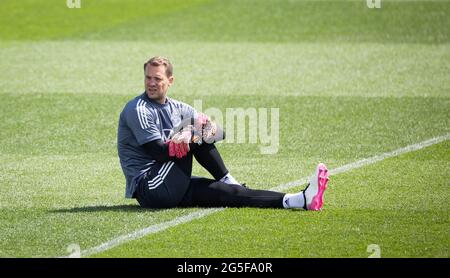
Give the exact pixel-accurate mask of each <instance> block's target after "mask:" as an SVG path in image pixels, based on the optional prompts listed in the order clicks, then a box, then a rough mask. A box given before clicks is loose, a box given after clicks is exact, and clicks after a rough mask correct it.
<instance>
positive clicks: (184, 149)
mask: <svg viewBox="0 0 450 278" xmlns="http://www.w3.org/2000/svg"><path fill="white" fill-rule="evenodd" d="M191 136H192V131H191V128H184V129H183V130H182V131H180V132H177V133H175V134H174V135H173V136H172V138H171V139H170V140H169V141H168V144H169V156H171V157H177V158H182V157H185V156H186V155H187V153H188V152H189V143H190V142H191Z"/></svg>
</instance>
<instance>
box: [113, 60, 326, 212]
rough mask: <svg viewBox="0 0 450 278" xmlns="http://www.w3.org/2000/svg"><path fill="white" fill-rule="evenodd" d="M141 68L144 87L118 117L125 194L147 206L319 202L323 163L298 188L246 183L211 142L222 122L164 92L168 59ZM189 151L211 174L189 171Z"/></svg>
mask: <svg viewBox="0 0 450 278" xmlns="http://www.w3.org/2000/svg"><path fill="white" fill-rule="evenodd" d="M144 74H145V81H144V85H145V92H144V93H142V94H141V95H139V96H137V97H135V98H134V99H133V100H131V101H129V102H128V103H127V104H126V105H125V107H124V109H123V111H122V113H121V114H120V119H119V128H118V136H117V137H118V138H117V145H118V153H119V158H120V164H121V166H122V170H123V173H124V175H125V178H126V197H127V198H136V199H137V201H138V202H139V204H140V205H141V206H142V207H146V208H172V207H191V206H197V207H261V208H303V209H305V210H320V209H321V208H322V206H323V194H324V191H325V189H326V188H327V183H328V170H327V168H326V166H325V165H324V164H322V163H320V164H319V165H318V166H317V169H316V172H315V173H314V175H313V176H312V177H311V180H310V182H309V185H308V187H307V188H306V189H305V190H303V191H301V192H299V193H296V194H290V193H287V194H286V193H281V192H274V191H268V190H253V189H249V188H247V187H246V186H244V185H242V184H239V183H238V182H237V181H236V180H235V179H234V178H233V176H232V175H231V174H230V172H229V171H228V170H227V168H226V167H225V164H224V162H223V160H222V158H221V156H220V154H219V152H218V150H217V149H216V147H215V145H214V142H217V141H220V140H222V139H223V132H222V130H221V128H220V127H218V126H217V125H216V124H215V123H214V122H212V121H210V120H209V118H208V117H207V116H206V115H205V114H202V113H198V112H197V111H195V109H193V108H192V107H191V106H189V105H187V104H185V103H183V102H180V101H176V100H174V99H171V98H169V97H167V91H168V89H169V88H170V86H171V85H172V84H173V81H174V77H173V68H172V64H171V63H170V61H169V60H168V59H166V58H163V57H153V58H151V59H150V60H149V61H148V62H146V63H145V64H144ZM192 157H195V159H196V160H197V161H198V162H199V163H200V165H202V166H203V167H204V168H205V169H206V170H207V171H208V172H209V173H210V174H211V175H212V176H213V177H214V179H208V178H199V177H192V175H191V174H192V160H193V159H192Z"/></svg>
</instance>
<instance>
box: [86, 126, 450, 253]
mask: <svg viewBox="0 0 450 278" xmlns="http://www.w3.org/2000/svg"><path fill="white" fill-rule="evenodd" d="M446 140H450V133H448V134H446V135H442V136H438V137H434V138H432V139H429V140H426V141H423V142H420V143H417V144H413V145H409V146H406V147H403V148H400V149H397V150H394V151H391V152H386V153H382V154H379V155H376V156H372V157H369V158H365V159H361V160H358V161H356V162H352V163H349V164H345V165H343V166H341V167H338V168H335V169H332V170H330V171H329V173H330V175H337V174H340V173H344V172H348V171H350V170H353V169H357V168H360V167H363V166H367V165H370V164H374V163H377V162H380V161H382V160H385V159H386V158H390V157H394V156H398V155H401V154H404V153H408V152H413V151H417V150H420V149H423V148H426V147H429V146H431V145H434V144H438V143H441V142H443V141H446ZM307 182H308V177H304V178H301V179H299V180H296V181H292V182H289V183H286V184H282V185H280V186H277V187H273V188H271V189H270V190H273V191H284V190H287V189H290V188H292V187H295V186H299V185H302V184H305V183H307ZM223 210H225V208H208V209H201V210H198V211H195V212H193V213H190V214H188V215H184V216H180V217H177V218H175V219H173V220H170V221H167V222H163V223H159V224H155V225H151V226H148V227H146V228H144V229H141V230H137V231H134V232H132V233H129V234H126V235H122V236H119V237H116V238H114V239H112V240H110V241H107V242H105V243H102V244H100V245H98V246H95V247H92V248H89V249H86V250H83V251H81V253H80V255H81V257H87V256H91V255H94V254H97V253H100V252H103V251H106V250H108V249H111V248H113V247H116V246H119V245H121V244H124V243H126V242H128V241H132V240H135V239H138V238H141V237H144V236H146V235H149V234H154V233H158V232H161V231H164V230H166V229H168V228H171V227H175V226H177V225H180V224H183V223H188V222H190V221H193V220H195V219H200V218H203V217H205V216H208V215H211V214H213V213H216V212H219V211H223Z"/></svg>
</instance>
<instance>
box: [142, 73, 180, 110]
mask: <svg viewBox="0 0 450 278" xmlns="http://www.w3.org/2000/svg"><path fill="white" fill-rule="evenodd" d="M172 83H173V76H171V77H167V75H166V67H165V66H163V65H161V66H152V65H147V68H146V69H145V91H146V92H147V96H148V97H149V98H150V99H152V100H155V101H157V102H159V103H165V101H166V95H167V90H168V89H169V87H170V86H171V85H172Z"/></svg>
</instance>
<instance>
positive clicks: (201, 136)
mask: <svg viewBox="0 0 450 278" xmlns="http://www.w3.org/2000/svg"><path fill="white" fill-rule="evenodd" d="M216 133H217V125H216V124H215V123H214V122H212V121H211V120H210V119H209V118H208V116H207V115H206V114H203V113H199V114H198V116H197V119H196V120H195V134H194V137H193V139H192V141H193V142H194V143H199V142H200V140H203V141H205V142H206V143H214V138H215V135H216Z"/></svg>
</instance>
